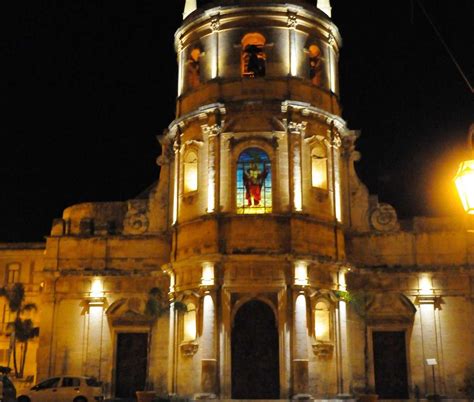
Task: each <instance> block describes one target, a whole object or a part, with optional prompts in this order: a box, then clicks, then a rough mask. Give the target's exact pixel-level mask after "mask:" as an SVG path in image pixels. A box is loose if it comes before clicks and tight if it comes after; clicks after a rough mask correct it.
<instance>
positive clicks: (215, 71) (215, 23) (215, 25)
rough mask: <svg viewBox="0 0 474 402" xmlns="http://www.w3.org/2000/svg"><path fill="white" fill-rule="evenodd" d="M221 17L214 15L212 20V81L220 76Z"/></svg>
mask: <svg viewBox="0 0 474 402" xmlns="http://www.w3.org/2000/svg"><path fill="white" fill-rule="evenodd" d="M220 26H221V23H220V17H219V14H217V15H214V16H213V17H212V18H211V30H212V32H213V37H214V49H213V58H212V62H211V63H212V65H211V79H212V80H213V79H214V78H217V77H218V76H219V29H220Z"/></svg>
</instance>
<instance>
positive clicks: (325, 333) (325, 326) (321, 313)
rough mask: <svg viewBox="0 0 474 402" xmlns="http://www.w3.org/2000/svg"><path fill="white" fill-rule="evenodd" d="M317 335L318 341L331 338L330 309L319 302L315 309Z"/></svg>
mask: <svg viewBox="0 0 474 402" xmlns="http://www.w3.org/2000/svg"><path fill="white" fill-rule="evenodd" d="M314 318H315V320H314V321H315V327H314V330H315V336H316V340H317V341H329V340H330V332H329V331H330V311H329V309H328V306H327V305H326V304H325V303H323V302H319V303H317V304H316V311H315V317H314Z"/></svg>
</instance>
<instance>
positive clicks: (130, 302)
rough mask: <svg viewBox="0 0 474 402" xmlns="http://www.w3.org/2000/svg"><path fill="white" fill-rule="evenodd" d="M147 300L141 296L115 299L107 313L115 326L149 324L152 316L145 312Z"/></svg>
mask: <svg viewBox="0 0 474 402" xmlns="http://www.w3.org/2000/svg"><path fill="white" fill-rule="evenodd" d="M145 306H146V301H145V300H143V299H141V298H139V297H130V298H123V299H119V300H117V301H115V302H114V303H112V305H111V306H110V307H109V308H108V309H107V311H106V314H107V318H108V319H109V321H110V322H111V323H112V325H113V326H122V325H131V326H137V325H141V326H143V325H149V324H150V323H151V322H152V318H150V317H149V316H148V315H146V314H145Z"/></svg>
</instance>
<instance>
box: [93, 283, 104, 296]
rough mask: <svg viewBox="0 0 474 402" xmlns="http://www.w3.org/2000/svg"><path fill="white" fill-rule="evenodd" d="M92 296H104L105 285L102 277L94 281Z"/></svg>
mask: <svg viewBox="0 0 474 402" xmlns="http://www.w3.org/2000/svg"><path fill="white" fill-rule="evenodd" d="M90 296H91V297H96V298H100V297H104V287H103V284H102V280H101V279H98V278H96V279H94V281H93V282H92V286H91V293H90Z"/></svg>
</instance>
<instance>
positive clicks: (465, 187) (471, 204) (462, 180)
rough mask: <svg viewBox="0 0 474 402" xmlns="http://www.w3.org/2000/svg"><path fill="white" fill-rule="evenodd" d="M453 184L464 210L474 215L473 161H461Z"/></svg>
mask: <svg viewBox="0 0 474 402" xmlns="http://www.w3.org/2000/svg"><path fill="white" fill-rule="evenodd" d="M454 183H455V184H456V188H457V190H458V194H459V197H460V198H461V202H462V206H463V208H464V210H465V211H466V212H467V213H468V214H470V215H473V214H474V160H472V159H471V160H468V161H463V162H461V164H460V165H459V169H458V172H457V174H456V176H455V177H454Z"/></svg>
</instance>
